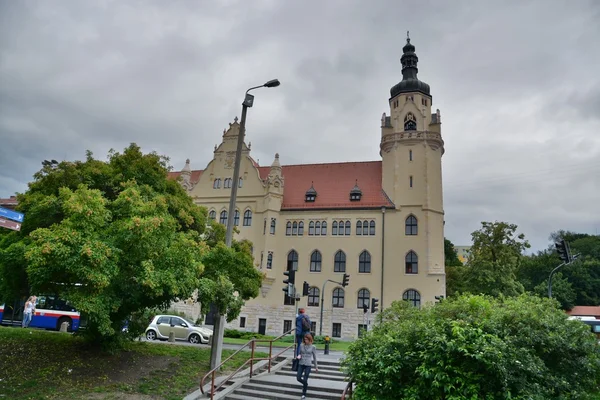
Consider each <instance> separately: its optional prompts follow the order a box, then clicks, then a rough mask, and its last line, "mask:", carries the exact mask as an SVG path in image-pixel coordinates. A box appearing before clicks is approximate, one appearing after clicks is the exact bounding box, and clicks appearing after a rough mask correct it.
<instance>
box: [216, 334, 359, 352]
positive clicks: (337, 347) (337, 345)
mask: <svg viewBox="0 0 600 400" xmlns="http://www.w3.org/2000/svg"><path fill="white" fill-rule="evenodd" d="M249 341H250V340H249V339H237V338H227V337H226V338H223V343H227V344H246V343H248V342H249ZM352 343H353V342H334V343H331V344H330V345H329V350H331V351H346V350H348V348H349V347H350V345H351V344H352ZM291 344H292V343H291V342H283V341H277V342H273V347H288V346H289V345H291ZM256 345H257V346H264V347H268V346H269V342H258V343H256ZM315 346H316V348H317V349H318V350H324V349H325V345H324V344H315Z"/></svg>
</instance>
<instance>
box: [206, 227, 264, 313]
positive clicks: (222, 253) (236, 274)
mask: <svg viewBox="0 0 600 400" xmlns="http://www.w3.org/2000/svg"><path fill="white" fill-rule="evenodd" d="M218 225H220V224H218ZM217 229H218V228H217ZM202 262H203V264H204V266H205V268H206V269H205V271H204V274H203V276H202V278H201V279H200V286H199V287H200V290H199V291H198V292H199V295H198V300H199V301H200V303H201V304H202V312H203V314H206V313H207V312H208V310H209V306H210V304H211V303H213V304H214V305H215V306H216V307H217V310H218V311H219V314H221V315H223V316H225V317H226V319H227V322H231V321H233V320H234V319H235V318H237V317H238V316H239V314H240V311H241V309H242V306H243V305H244V302H245V301H246V300H248V299H251V298H254V297H257V296H258V294H259V290H260V287H261V284H262V280H263V275H262V274H261V273H260V271H258V270H257V269H256V268H255V267H254V264H253V259H252V251H251V244H250V242H248V241H246V240H243V241H241V242H237V241H234V242H233V246H232V247H231V248H229V247H227V246H225V244H224V243H223V242H221V241H219V242H217V243H216V244H215V246H214V247H212V248H211V249H210V251H209V252H207V253H206V254H205V255H204V257H203V258H202Z"/></svg>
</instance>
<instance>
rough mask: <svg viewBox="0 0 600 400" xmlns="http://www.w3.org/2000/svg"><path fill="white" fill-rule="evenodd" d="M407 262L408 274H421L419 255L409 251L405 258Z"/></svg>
mask: <svg viewBox="0 0 600 400" xmlns="http://www.w3.org/2000/svg"><path fill="white" fill-rule="evenodd" d="M404 259H405V260H406V273H407V274H418V273H419V258H418V257H417V253H415V252H414V251H412V250H411V251H409V252H408V254H406V257H404Z"/></svg>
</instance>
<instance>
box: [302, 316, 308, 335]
mask: <svg viewBox="0 0 600 400" xmlns="http://www.w3.org/2000/svg"><path fill="white" fill-rule="evenodd" d="M302 330H303V331H304V332H310V322H309V321H308V318H307V317H302Z"/></svg>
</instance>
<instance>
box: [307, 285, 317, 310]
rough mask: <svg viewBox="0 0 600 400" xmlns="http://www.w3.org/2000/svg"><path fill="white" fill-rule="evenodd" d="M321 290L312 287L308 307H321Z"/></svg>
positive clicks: (309, 290) (309, 292) (309, 291)
mask: <svg viewBox="0 0 600 400" xmlns="http://www.w3.org/2000/svg"><path fill="white" fill-rule="evenodd" d="M319 292H320V290H319V288H316V287H311V288H309V289H308V306H309V307H318V306H319Z"/></svg>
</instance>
